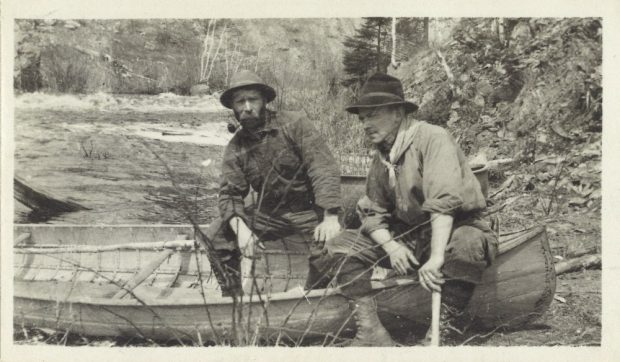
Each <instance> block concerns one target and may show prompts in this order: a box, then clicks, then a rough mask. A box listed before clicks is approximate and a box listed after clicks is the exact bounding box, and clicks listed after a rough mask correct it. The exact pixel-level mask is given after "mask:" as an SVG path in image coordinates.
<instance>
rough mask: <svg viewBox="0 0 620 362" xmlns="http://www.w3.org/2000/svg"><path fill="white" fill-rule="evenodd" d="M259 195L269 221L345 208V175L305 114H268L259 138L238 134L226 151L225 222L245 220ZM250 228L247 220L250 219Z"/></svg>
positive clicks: (222, 204) (221, 205)
mask: <svg viewBox="0 0 620 362" xmlns="http://www.w3.org/2000/svg"><path fill="white" fill-rule="evenodd" d="M250 187H251V188H252V189H253V190H254V191H256V192H257V193H258V200H257V202H256V203H257V207H258V208H259V210H260V211H261V212H263V213H265V214H268V215H281V214H283V213H286V212H299V211H305V210H311V209H313V208H315V206H318V207H320V208H322V209H332V208H338V207H340V206H341V205H340V203H341V201H340V170H339V167H338V165H337V163H336V161H335V159H334V157H333V156H332V154H331V152H330V151H329V148H328V147H327V145H326V144H325V142H324V141H323V139H322V138H321V136H320V135H319V134H318V132H317V131H316V129H315V128H314V126H313V125H312V124H311V123H310V120H309V119H308V118H307V117H306V116H305V115H304V114H303V113H300V112H288V111H281V112H278V113H276V112H272V111H267V119H266V124H265V126H264V127H263V129H262V130H261V131H259V132H256V133H255V134H250V133H249V132H247V131H245V130H243V129H242V130H240V131H238V132H237V133H236V134H235V135H234V136H233V138H232V139H231V141H230V142H229V144H228V145H227V147H226V149H225V151H224V160H223V164H222V179H221V184H220V193H219V209H220V216H221V218H222V219H223V220H224V221H228V220H229V219H230V218H231V217H232V216H233V215H237V216H240V217H242V218H244V219H246V216H245V212H244V202H243V199H244V197H245V196H246V195H247V194H248V192H249V190H250ZM246 222H247V219H246Z"/></svg>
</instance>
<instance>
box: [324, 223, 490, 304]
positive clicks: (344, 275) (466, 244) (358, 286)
mask: <svg viewBox="0 0 620 362" xmlns="http://www.w3.org/2000/svg"><path fill="white" fill-rule="evenodd" d="M412 229H413V230H412ZM390 232H391V234H392V236H393V237H394V239H395V240H397V241H398V242H401V243H403V244H404V245H405V246H407V247H408V248H409V249H411V250H412V251H413V253H414V255H415V257H416V259H417V260H418V261H419V262H420V265H423V264H424V263H425V262H426V261H427V260H428V258H429V256H430V238H431V228H430V225H426V226H424V227H419V228H412V227H411V226H408V225H405V224H400V223H395V224H393V225H392V226H391V227H390ZM326 249H327V251H328V254H327V255H326V256H324V257H323V258H324V259H328V260H329V261H326V260H323V261H322V262H321V263H318V264H319V265H323V266H325V265H330V268H329V269H327V268H325V267H324V268H323V272H324V273H326V274H328V275H330V276H331V277H332V278H336V281H337V282H338V284H339V285H340V286H341V291H342V293H343V294H344V295H345V296H347V297H351V298H356V297H359V296H361V295H364V294H367V293H369V292H370V291H371V283H370V279H371V276H372V272H373V267H374V266H381V267H384V268H388V269H391V264H390V259H389V256H388V255H387V254H386V252H385V250H383V248H382V247H381V246H380V245H378V244H377V243H376V242H375V241H374V240H372V239H371V238H370V237H368V236H366V235H364V234H363V233H362V232H361V231H360V230H359V229H357V230H345V231H343V232H342V233H340V234H339V235H338V236H336V237H335V238H333V239H332V240H330V241H328V243H327V245H326ZM497 249H498V240H497V236H496V235H495V233H494V232H493V231H492V230H491V229H490V227H489V226H488V224H487V223H486V221H484V220H483V219H481V218H476V217H474V218H468V219H465V220H462V221H459V222H455V224H454V226H453V229H452V233H451V236H450V240H449V242H448V245H447V247H446V251H445V258H444V260H445V261H444V265H443V267H442V273H443V274H444V277H445V279H447V280H459V281H463V282H468V283H473V284H477V283H479V282H480V281H481V279H482V274H483V272H484V270H485V269H486V268H487V267H488V266H489V265H490V264H491V263H492V261H493V260H494V259H495V256H496V255H497Z"/></svg>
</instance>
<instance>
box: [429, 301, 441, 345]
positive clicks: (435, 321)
mask: <svg viewBox="0 0 620 362" xmlns="http://www.w3.org/2000/svg"><path fill="white" fill-rule="evenodd" d="M440 308H441V292H435V291H433V293H432V309H431V346H434V347H438V346H439V310H440Z"/></svg>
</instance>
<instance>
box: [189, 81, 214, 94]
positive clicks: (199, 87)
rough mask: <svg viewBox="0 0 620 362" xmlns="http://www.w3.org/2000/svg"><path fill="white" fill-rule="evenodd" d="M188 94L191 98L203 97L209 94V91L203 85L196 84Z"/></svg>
mask: <svg viewBox="0 0 620 362" xmlns="http://www.w3.org/2000/svg"><path fill="white" fill-rule="evenodd" d="M189 94H190V95H193V96H203V95H206V94H211V89H210V88H209V86H208V85H206V84H205V83H198V84H196V85H193V86H192V87H191V88H190V89H189Z"/></svg>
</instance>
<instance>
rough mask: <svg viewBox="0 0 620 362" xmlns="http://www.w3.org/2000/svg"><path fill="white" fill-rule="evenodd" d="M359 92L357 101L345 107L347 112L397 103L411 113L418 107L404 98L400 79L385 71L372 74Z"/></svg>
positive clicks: (356, 111) (356, 112) (357, 111)
mask: <svg viewBox="0 0 620 362" xmlns="http://www.w3.org/2000/svg"><path fill="white" fill-rule="evenodd" d="M360 93H361V95H360V97H359V99H358V100H357V102H356V103H354V104H352V105H350V106H348V107H347V108H346V109H347V111H348V112H351V113H354V114H358V113H359V110H360V108H372V107H379V106H389V105H397V104H402V105H404V106H405V112H406V113H411V112H413V111H415V110H417V109H418V106H417V105H416V104H415V103H412V102H409V101H406V100H405V97H404V93H403V85H402V83H401V82H400V80H398V78H394V77H392V76H391V75H387V74H385V73H375V74H373V75H372V76H371V77H370V78H368V80H367V81H366V83H364V86H363V87H362V90H361V92H360Z"/></svg>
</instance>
